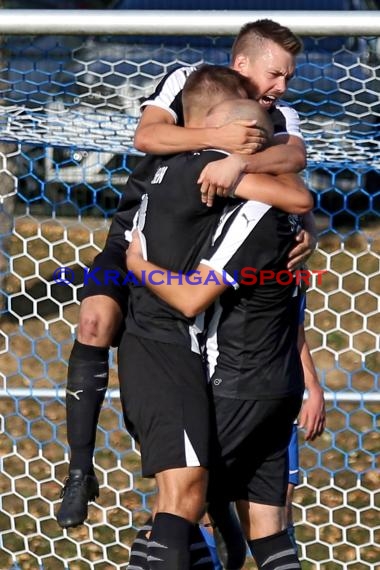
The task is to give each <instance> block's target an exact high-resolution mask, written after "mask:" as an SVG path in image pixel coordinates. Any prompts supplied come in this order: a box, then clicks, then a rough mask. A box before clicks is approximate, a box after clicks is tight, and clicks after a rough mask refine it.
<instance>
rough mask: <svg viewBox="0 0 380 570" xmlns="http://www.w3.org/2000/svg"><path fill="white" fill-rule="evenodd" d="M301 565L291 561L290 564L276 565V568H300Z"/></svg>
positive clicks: (290, 569)
mask: <svg viewBox="0 0 380 570" xmlns="http://www.w3.org/2000/svg"><path fill="white" fill-rule="evenodd" d="M300 568H301V566H300V565H299V564H298V562H291V563H290V564H283V565H282V566H276V570H300Z"/></svg>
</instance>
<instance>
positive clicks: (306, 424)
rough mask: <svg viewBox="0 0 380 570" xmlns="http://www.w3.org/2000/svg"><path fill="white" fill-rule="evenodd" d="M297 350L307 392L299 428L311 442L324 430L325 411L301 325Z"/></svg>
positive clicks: (321, 393)
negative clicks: (302, 429) (303, 430)
mask: <svg viewBox="0 0 380 570" xmlns="http://www.w3.org/2000/svg"><path fill="white" fill-rule="evenodd" d="M298 350H299V352H300V357H301V362H302V368H303V373H304V377H305V386H306V389H307V391H308V398H307V400H305V402H304V404H303V406H302V409H301V412H300V417H299V426H300V427H301V428H304V429H305V439H306V440H311V441H313V440H314V439H315V438H316V437H318V436H320V435H321V434H322V433H323V430H324V429H325V425H326V410H325V399H324V393H323V389H322V387H321V385H320V383H319V379H318V375H317V371H316V369H315V366H314V362H313V359H312V356H311V354H310V350H309V346H308V344H307V341H306V337H305V329H304V326H303V325H300V327H299V330H298Z"/></svg>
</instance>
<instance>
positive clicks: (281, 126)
mask: <svg viewBox="0 0 380 570" xmlns="http://www.w3.org/2000/svg"><path fill="white" fill-rule="evenodd" d="M195 69H196V67H180V68H178V69H176V70H174V71H171V72H170V73H168V74H167V75H165V77H164V78H163V79H162V80H161V81H160V83H159V84H158V85H157V87H156V89H155V91H154V92H153V93H152V95H150V97H148V98H147V99H145V100H144V101H143V103H142V104H141V109H144V108H145V107H148V106H150V105H152V106H155V107H160V108H161V109H165V110H166V111H168V112H169V113H170V114H171V115H172V117H173V119H174V122H175V123H176V124H178V125H180V126H183V108H182V98H181V94H182V89H183V86H184V84H185V81H186V79H187V78H188V77H189V75H190V73H192V72H193V71H194V70H195ZM269 114H270V115H271V119H272V122H273V127H274V135H275V136H276V135H284V134H288V135H293V136H296V137H299V138H302V134H301V130H300V118H299V116H298V113H297V111H295V110H294V109H292V107H290V106H289V105H288V104H287V103H285V102H284V101H277V102H276V104H275V105H274V107H272V109H271V110H270V111H269Z"/></svg>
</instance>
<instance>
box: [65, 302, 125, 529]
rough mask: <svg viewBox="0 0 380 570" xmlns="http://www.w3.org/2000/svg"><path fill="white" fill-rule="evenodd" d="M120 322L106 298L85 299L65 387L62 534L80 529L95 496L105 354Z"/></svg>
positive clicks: (118, 313)
mask: <svg viewBox="0 0 380 570" xmlns="http://www.w3.org/2000/svg"><path fill="white" fill-rule="evenodd" d="M121 320H122V312H121V310H120V307H119V305H118V303H117V302H116V301H115V300H113V299H111V298H110V297H106V296H105V295H96V296H94V297H88V298H86V299H84V301H83V302H82V305H81V309H80V314H79V326H78V335H77V340H76V341H75V343H74V346H73V349H72V352H71V355H70V359H69V367H68V377H67V387H66V419H67V439H68V443H69V446H70V467H69V477H68V480H67V481H66V484H65V487H64V489H63V493H62V497H63V501H62V504H61V506H60V509H59V511H58V513H57V521H58V523H59V525H60V526H61V527H63V528H67V527H71V526H77V525H79V524H82V523H83V521H84V520H85V519H86V517H87V503H88V501H92V500H94V499H95V497H97V496H98V494H99V485H98V481H97V479H96V477H95V473H94V469H93V453H94V447H95V438H96V428H97V423H98V419H99V413H100V409H101V406H102V403H103V400H104V395H105V392H106V390H107V386H108V373H109V370H108V352H109V347H110V345H111V343H112V340H113V338H114V337H115V335H116V333H117V331H118V329H119V326H120V323H121Z"/></svg>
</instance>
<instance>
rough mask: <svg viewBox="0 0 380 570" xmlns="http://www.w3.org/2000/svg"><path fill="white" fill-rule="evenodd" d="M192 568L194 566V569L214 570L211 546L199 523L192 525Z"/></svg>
mask: <svg viewBox="0 0 380 570" xmlns="http://www.w3.org/2000/svg"><path fill="white" fill-rule="evenodd" d="M190 568H191V569H193V568H194V570H214V564H213V562H212V558H211V554H210V550H209V547H208V546H207V544H206V541H205V539H204V538H203V534H202V531H201V529H200V528H199V525H197V524H195V525H193V526H192V528H191V532H190Z"/></svg>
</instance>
